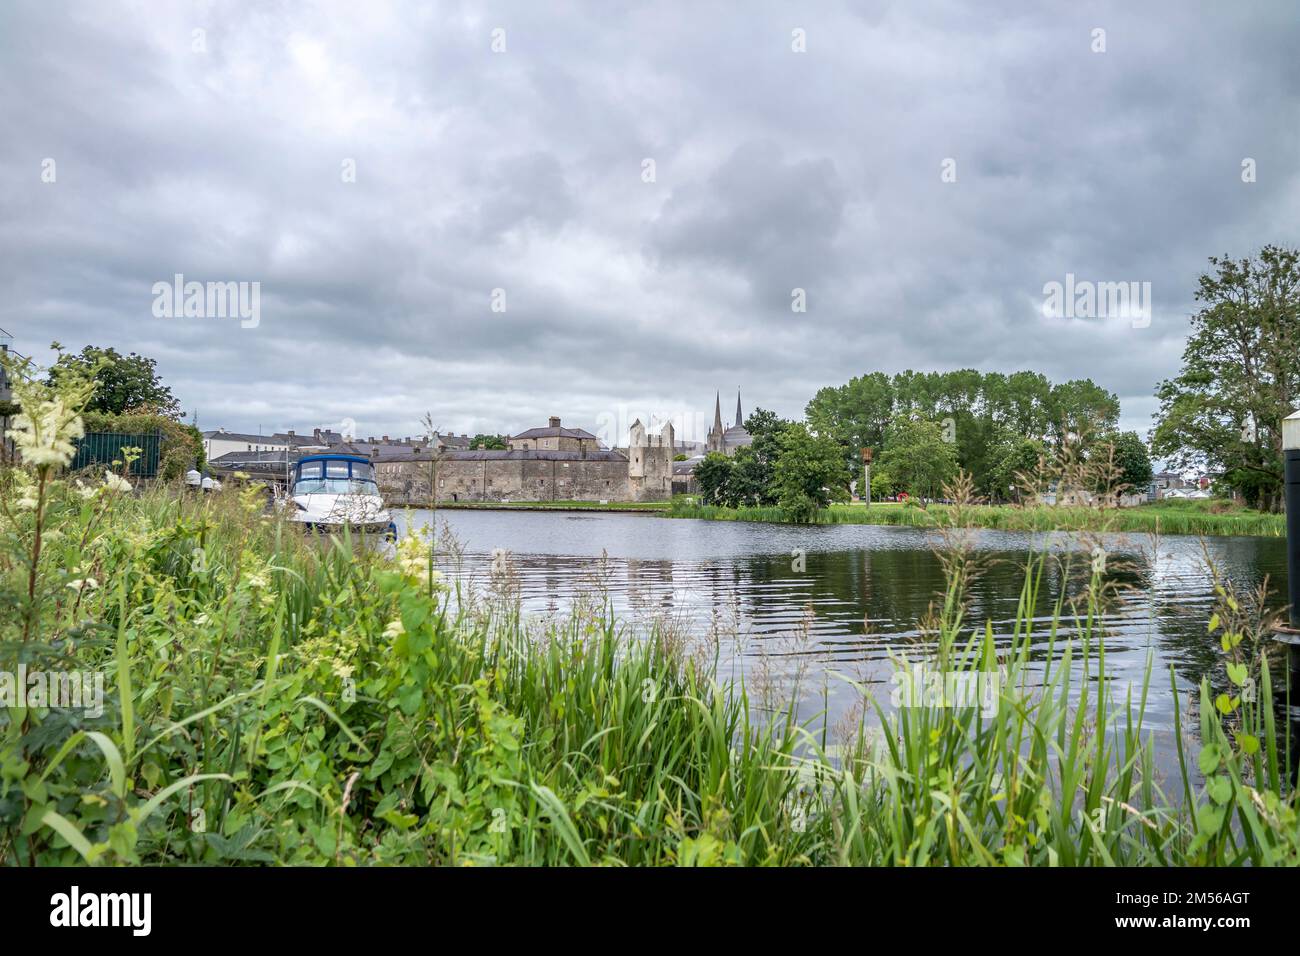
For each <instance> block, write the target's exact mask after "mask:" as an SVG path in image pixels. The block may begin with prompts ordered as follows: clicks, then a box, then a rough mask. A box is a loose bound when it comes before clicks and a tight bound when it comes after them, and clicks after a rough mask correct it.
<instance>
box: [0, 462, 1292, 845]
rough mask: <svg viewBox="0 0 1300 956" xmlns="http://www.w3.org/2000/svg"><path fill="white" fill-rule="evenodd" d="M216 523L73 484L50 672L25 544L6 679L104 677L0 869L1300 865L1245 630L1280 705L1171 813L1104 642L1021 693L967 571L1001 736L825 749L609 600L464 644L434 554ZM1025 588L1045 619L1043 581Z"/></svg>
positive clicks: (1012, 646) (58, 531)
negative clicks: (95, 711) (69, 674)
mask: <svg viewBox="0 0 1300 956" xmlns="http://www.w3.org/2000/svg"><path fill="white" fill-rule="evenodd" d="M224 497H225V500H217V501H206V500H202V499H186V498H179V497H174V496H172V495H171V494H169V493H167V492H165V491H159V492H154V493H151V494H148V495H144V496H138V497H130V496H127V495H125V494H122V493H118V492H113V491H111V490H108V489H105V490H104V491H101V492H97V493H96V494H95V495H93V496H91V497H88V498H83V497H82V496H81V495H78V494H77V493H76V492H75V491H74V490H73V489H69V488H66V487H63V486H61V485H60V486H56V488H55V489H54V490H53V491H52V493H51V496H50V500H49V505H48V510H47V512H46V520H47V521H48V522H49V526H48V527H47V530H46V535H45V538H46V541H47V543H48V542H51V541H52V543H49V544H48V547H47V550H46V552H45V555H44V556H43V557H42V559H41V561H42V566H41V572H40V578H41V581H42V582H43V583H42V585H41V586H40V587H39V588H38V592H39V593H38V600H39V608H37V609H36V612H35V613H36V618H37V624H38V626H36V627H35V628H33V630H32V631H31V635H30V637H29V638H28V639H27V640H23V639H22V638H21V628H20V626H19V625H20V624H21V623H22V622H23V621H24V620H26V618H27V615H28V613H30V611H31V609H24V608H22V607H21V605H22V603H23V602H22V595H21V592H22V590H23V587H24V583H25V580H26V578H25V576H24V570H25V569H24V568H23V566H22V562H21V561H20V560H19V555H18V554H16V553H15V551H14V550H13V548H14V547H15V546H17V547H19V548H21V546H22V544H23V542H24V540H25V539H24V537H23V535H24V534H27V533H30V532H31V530H32V528H31V525H30V522H31V521H32V520H33V518H34V515H33V514H32V513H31V512H30V511H28V512H23V513H19V512H13V513H12V515H11V516H12V517H14V518H16V519H17V522H18V523H17V526H16V527H15V528H14V530H13V531H11V533H10V537H9V538H8V539H7V540H8V543H9V547H10V550H8V551H7V552H6V555H7V557H6V564H5V566H4V587H5V609H6V610H5V614H6V618H5V620H4V644H3V660H4V662H5V664H4V667H5V669H10V670H12V669H13V668H14V667H15V665H16V663H17V662H19V661H22V662H24V663H25V664H26V666H27V668H28V669H29V670H32V669H35V668H42V667H43V668H47V669H66V668H85V669H93V670H99V671H106V672H107V673H108V674H109V675H110V676H109V678H108V681H107V689H106V699H105V709H104V713H103V714H102V716H100V717H98V718H92V717H89V716H87V715H86V714H84V713H83V712H80V711H76V710H69V709H60V708H54V709H48V708H44V707H33V708H32V709H30V710H26V711H24V710H21V709H10V710H8V711H5V712H3V714H4V716H3V717H0V721H3V723H0V741H2V743H0V859H3V860H4V861H5V862H7V863H11V864H14V863H16V864H27V863H37V864H53V863H79V862H94V863H133V862H152V863H180V862H209V863H237V862H242V863H300V864H317V863H337V864H369V863H407V864H491V863H519V864H574V863H577V864H587V863H598V864H728V863H730V864H777V865H796V864H837V863H843V864H873V865H889V864H906V865H928V864H951V863H955V864H1051V863H1059V864H1064V865H1075V864H1089V865H1091V864H1111V863H1147V864H1173V863H1177V864H1183V863H1189V864H1195V863H1240V862H1251V863H1257V864H1268V863H1291V862H1295V861H1296V858H1297V855H1296V854H1297V827H1296V818H1295V813H1294V805H1293V801H1292V799H1291V798H1290V797H1289V796H1282V795H1281V794H1282V791H1283V786H1284V780H1285V776H1286V775H1285V771H1284V769H1283V768H1284V766H1285V754H1284V753H1283V752H1281V751H1279V749H1278V746H1277V744H1276V741H1277V735H1276V733H1275V728H1274V727H1273V726H1272V709H1271V707H1270V706H1269V701H1270V699H1271V698H1270V690H1269V683H1268V672H1267V669H1263V670H1261V669H1260V668H1259V667H1258V662H1257V660H1256V659H1255V658H1254V656H1253V651H1252V647H1253V645H1252V644H1251V643H1250V642H1249V641H1247V642H1245V643H1244V644H1243V643H1242V639H1241V634H1242V633H1243V631H1244V629H1243V628H1242V627H1240V626H1239V625H1237V624H1235V623H1233V619H1232V617H1231V612H1230V611H1228V610H1226V609H1225V611H1224V612H1223V613H1224V618H1223V620H1222V621H1216V622H1214V626H1215V627H1216V628H1217V629H1219V630H1220V631H1222V632H1223V633H1224V647H1225V656H1226V658H1227V662H1228V663H1229V664H1231V665H1233V667H1234V668H1238V667H1239V668H1240V669H1241V670H1240V672H1239V673H1238V672H1237V671H1235V670H1234V671H1232V672H1231V673H1234V674H1236V675H1237V677H1240V678H1241V680H1242V681H1244V680H1246V679H1247V676H1246V675H1247V670H1249V673H1250V674H1252V675H1254V676H1255V678H1256V679H1257V680H1258V681H1259V682H1260V684H1261V691H1262V692H1261V694H1260V702H1259V703H1258V704H1251V703H1248V702H1245V701H1243V700H1242V699H1241V697H1240V695H1238V696H1237V697H1233V698H1229V697H1228V696H1227V695H1223V696H1222V697H1221V698H1220V699H1219V700H1218V701H1217V702H1216V701H1214V700H1211V694H1210V691H1209V690H1208V685H1207V687H1205V688H1203V689H1202V691H1201V704H1200V708H1199V710H1200V725H1201V726H1200V733H1201V736H1202V739H1203V741H1205V742H1206V744H1207V746H1205V747H1203V748H1202V749H1201V750H1200V751H1199V770H1200V771H1201V773H1203V774H1204V778H1203V779H1202V778H1201V776H1200V775H1199V774H1198V770H1197V758H1194V757H1193V756H1192V755H1190V754H1188V753H1185V752H1183V751H1182V750H1181V741H1182V734H1179V735H1178V737H1179V741H1180V760H1181V761H1182V762H1183V765H1184V772H1183V776H1182V779H1181V780H1180V781H1179V782H1178V783H1177V785H1176V792H1174V793H1171V794H1164V793H1162V792H1161V791H1160V789H1159V788H1158V787H1157V783H1156V774H1155V772H1154V769H1153V765H1152V753H1151V744H1150V741H1149V738H1148V735H1147V734H1146V732H1145V731H1144V728H1143V724H1142V716H1141V715H1142V703H1143V700H1144V699H1145V695H1146V693H1147V690H1148V689H1147V688H1146V687H1143V688H1142V690H1141V693H1140V695H1138V696H1136V697H1135V699H1130V700H1124V701H1114V700H1109V699H1107V698H1106V697H1105V696H1103V695H1102V694H1100V693H1099V691H1098V686H1099V685H1098V684H1097V683H1096V682H1095V681H1094V680H1092V679H1091V678H1090V677H1089V675H1095V673H1096V672H1097V669H1098V668H1100V667H1101V666H1102V663H1103V656H1104V643H1103V642H1102V641H1101V639H1100V636H1099V635H1096V634H1091V633H1090V632H1089V631H1088V629H1087V628H1086V627H1085V635H1086V636H1085V637H1084V638H1083V639H1082V640H1079V641H1077V642H1075V643H1071V644H1068V645H1066V646H1063V647H1061V648H1057V649H1055V650H1057V651H1059V654H1056V653H1050V654H1048V657H1049V658H1052V659H1055V660H1056V661H1057V663H1054V664H1052V665H1051V667H1050V669H1049V670H1048V671H1047V673H1046V675H1043V674H1042V672H1041V671H1034V670H1031V668H1030V667H1029V656H1030V651H1031V645H1032V646H1033V647H1034V654H1035V656H1040V652H1041V651H1042V650H1043V643H1042V642H1043V641H1044V640H1047V641H1049V642H1050V641H1051V640H1052V634H1053V633H1054V630H1055V624H1054V623H1053V624H1051V625H1049V629H1050V633H1047V634H1035V633H1033V632H1032V631H1031V623H1032V622H1031V618H1030V616H1029V614H1028V613H1025V614H1022V615H1021V616H1020V618H1021V619H1020V621H1019V623H1018V624H1017V625H1016V629H1015V633H1014V635H1013V636H1012V639H1011V641H1010V643H1007V642H1005V641H1003V642H1002V643H1001V645H999V646H995V644H996V642H995V640H994V637H993V634H992V631H991V629H990V628H989V627H988V626H987V625H979V626H975V627H968V626H966V624H965V623H964V621H963V620H962V615H961V601H960V594H959V592H960V581H961V575H960V573H958V574H955V575H954V588H953V591H952V592H951V593H950V594H949V595H948V597H947V600H946V602H945V605H944V608H943V611H942V614H941V617H940V621H939V623H938V625H937V628H938V630H937V632H936V644H935V647H934V653H935V654H936V655H937V657H938V659H939V663H940V664H941V665H942V666H943V667H944V668H945V669H949V670H962V671H972V672H973V671H980V670H985V671H988V670H991V669H994V668H1001V681H1002V691H1003V692H1002V694H1001V696H1000V698H999V699H998V701H997V709H996V714H995V715H994V716H992V717H991V718H989V719H981V717H980V716H979V713H978V712H977V711H976V710H974V709H971V708H952V707H942V706H938V705H927V706H917V707H911V708H904V709H901V710H899V711H897V712H896V713H888V712H886V711H884V710H883V709H877V711H876V713H875V714H874V720H867V719H864V720H863V721H862V722H861V724H860V725H859V726H858V727H857V728H856V732H855V733H853V734H851V735H849V737H848V738H846V740H845V741H844V742H841V743H840V744H839V745H838V746H836V747H831V746H830V745H829V744H828V742H827V740H826V739H825V737H824V736H819V737H813V736H811V735H809V734H808V733H806V732H805V731H804V730H803V729H802V728H801V727H799V726H798V725H797V724H796V722H795V721H793V720H792V719H790V717H789V715H788V714H784V715H783V714H776V715H771V714H767V715H759V714H756V713H753V712H751V710H750V707H749V704H748V702H747V697H746V695H745V693H744V692H743V689H740V688H737V689H735V690H734V691H727V690H725V689H723V688H721V687H719V686H717V685H715V684H714V683H713V682H712V681H711V680H710V679H709V678H708V676H707V673H706V672H705V671H702V670H701V669H700V668H699V667H698V666H697V665H696V663H694V662H693V660H692V659H691V658H689V657H684V656H683V655H681V654H680V653H678V652H677V651H676V650H675V645H674V643H673V642H672V641H671V640H668V639H667V637H666V635H662V634H658V635H656V634H651V635H646V636H644V637H643V639H640V640H629V639H628V636H627V635H624V634H621V633H620V632H619V631H618V629H617V627H616V625H615V624H614V622H613V621H612V620H611V619H610V617H609V615H608V613H607V612H606V609H605V607H604V605H603V604H601V603H600V602H596V603H595V604H593V605H592V606H590V607H586V608H578V609H576V610H575V612H574V613H573V614H572V615H571V616H570V617H568V618H566V619H564V620H562V621H560V622H558V623H552V624H551V625H548V626H545V627H540V628H539V627H528V626H526V625H524V624H523V623H522V622H521V621H520V619H519V617H518V616H517V614H515V613H514V612H513V611H512V610H511V609H510V604H509V602H508V601H504V602H503V601H490V602H485V603H483V604H480V605H479V606H478V610H477V611H471V610H469V609H466V610H462V611H459V612H455V611H453V610H452V609H451V603H452V602H450V601H449V597H450V596H451V595H450V593H449V592H448V591H446V590H445V589H444V588H443V587H442V585H441V583H440V582H439V581H438V579H437V576H436V574H431V573H430V568H429V563H428V562H429V560H430V555H429V553H428V550H427V549H426V548H425V547H424V546H423V545H422V544H421V543H420V542H418V541H415V540H408V541H406V542H404V543H403V544H402V545H401V546H400V547H399V548H398V551H397V554H396V556H395V557H393V558H390V557H386V556H384V555H382V554H379V553H377V552H376V551H375V550H374V549H362V548H355V549H354V548H352V547H351V546H350V545H349V544H348V543H347V542H345V541H337V542H334V543H331V544H326V545H318V544H316V543H313V542H304V541H303V540H301V539H300V538H297V537H294V536H292V535H289V533H288V531H289V529H287V528H286V527H284V526H283V525H282V524H281V523H280V522H279V521H278V520H277V519H276V518H274V517H272V516H266V515H264V514H262V513H261V512H260V508H259V506H258V504H257V502H256V500H255V499H254V498H252V497H249V498H248V499H246V500H245V499H241V498H239V497H238V496H236V495H234V494H230V495H228V496H224ZM24 522H26V524H24ZM1030 571H1031V573H1030V574H1029V576H1028V578H1027V583H1026V593H1025V597H1024V605H1023V606H1024V607H1026V608H1028V607H1031V606H1032V604H1033V599H1034V593H1033V591H1034V589H1035V588H1037V587H1038V586H1039V582H1040V578H1041V572H1042V567H1041V564H1038V565H1036V566H1035V568H1031V569H1030ZM92 582H94V583H92ZM1096 586H1097V582H1094V589H1093V592H1092V594H1091V596H1090V600H1093V599H1095V597H1096V594H1095V591H1096ZM15 592H19V593H17V594H16V593H15ZM1226 599H1228V596H1227V595H1225V600H1226ZM463 603H469V602H463ZM1083 613H1084V614H1085V615H1086V614H1087V613H1088V611H1087V609H1086V608H1085V609H1084V612H1083ZM1233 679H1234V680H1235V679H1237V678H1236V677H1234V678H1233ZM1100 686H1105V685H1104V684H1103V685H1100ZM760 717H761V719H760ZM879 722H883V725H884V727H885V728H886V730H884V731H883V732H881V731H878V730H873V729H872V725H874V724H876V723H879ZM1225 728H1226V729H1225ZM828 751H830V752H831V753H833V758H832V757H831V756H828V753H827V752H828Z"/></svg>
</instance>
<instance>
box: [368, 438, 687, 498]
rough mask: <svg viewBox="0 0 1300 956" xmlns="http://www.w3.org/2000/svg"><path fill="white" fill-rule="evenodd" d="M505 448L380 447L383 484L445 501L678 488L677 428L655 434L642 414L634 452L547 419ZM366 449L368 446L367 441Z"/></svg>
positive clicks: (392, 491)
mask: <svg viewBox="0 0 1300 956" xmlns="http://www.w3.org/2000/svg"><path fill="white" fill-rule="evenodd" d="M508 444H509V446H510V447H509V448H508V449H507V450H505V451H485V450H468V449H455V448H446V447H443V448H437V447H429V446H424V445H416V446H412V447H404V448H400V449H399V448H395V447H393V446H391V445H390V446H386V447H376V448H374V451H373V453H371V454H370V456H369V457H370V458H371V460H372V461H374V463H375V471H376V473H377V476H378V479H379V488H380V491H381V492H382V493H383V494H384V497H385V499H386V500H388V501H389V502H390V503H392V504H398V505H401V504H424V503H427V502H428V501H430V500H431V498H432V495H431V494H430V483H431V482H436V486H437V497H438V500H439V501H657V500H661V499H665V498H668V497H670V496H671V495H672V474H673V468H672V465H673V429H672V425H671V424H668V425H665V426H664V427H663V429H662V430H661V431H660V432H659V433H658V434H653V435H652V434H648V433H647V431H646V429H645V427H644V426H643V425H642V424H641V422H640V421H639V420H638V421H636V422H633V423H632V427H631V429H630V435H629V441H628V450H627V454H624V453H622V452H618V451H610V450H609V449H604V448H601V447H600V442H599V441H598V440H597V438H596V436H595V435H593V434H591V433H590V432H588V431H585V430H583V429H581V428H564V427H563V426H562V425H561V424H560V419H559V418H552V419H550V422H549V424H548V425H547V426H545V427H542V428H530V429H528V430H527V431H524V432H520V433H519V434H518V435H512V436H511V437H510V438H509V440H508ZM362 453H363V454H364V453H365V451H364V448H363V452H362Z"/></svg>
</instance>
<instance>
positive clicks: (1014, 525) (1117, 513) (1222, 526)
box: [667, 500, 1286, 537]
mask: <svg viewBox="0 0 1300 956" xmlns="http://www.w3.org/2000/svg"><path fill="white" fill-rule="evenodd" d="M1214 504H1216V503H1215V502H1203V501H1168V502H1154V503H1152V504H1149V505H1139V506H1138V507H1135V508H1109V509H1102V508H1071V507H1048V506H1042V505H1040V506H1026V507H1021V506H1016V505H967V506H965V507H964V508H963V509H962V512H963V518H962V520H963V521H968V522H969V523H970V524H971V525H972V526H974V527H979V528H995V529H1000V530H1004V531H1057V530H1060V531H1120V532H1134V533H1159V534H1189V535H1262V536H1266V537H1284V536H1285V535H1286V517H1285V516H1284V515H1274V514H1262V513H1260V512H1257V511H1248V510H1246V509H1242V508H1230V509H1226V510H1223V511H1215V510H1213V509H1212V507H1211V506H1212V505H1214ZM950 512H951V509H950V508H949V507H948V506H947V505H939V504H934V505H930V506H929V507H927V508H921V507H919V506H916V505H907V504H899V503H897V502H892V501H891V502H876V503H874V504H871V505H869V506H867V505H862V504H851V505H844V504H836V505H831V507H830V508H827V509H825V510H823V511H822V512H820V513H819V514H818V516H817V519H816V521H817V523H819V524H880V525H908V526H911V527H919V528H925V527H938V526H942V525H943V524H945V523H947V522H949V521H951V520H952V516H951V513H950ZM667 513H668V514H669V515H670V516H671V517H674V518H703V519H706V520H712V521H770V522H776V523H784V522H788V521H789V519H788V518H787V516H786V514H785V512H784V511H783V510H782V509H781V508H778V507H770V508H720V507H716V506H713V505H699V504H695V503H692V502H689V501H684V500H678V501H674V502H673V504H672V506H671V508H670V509H669V510H668V512H667Z"/></svg>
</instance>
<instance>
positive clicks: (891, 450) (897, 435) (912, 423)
mask: <svg viewBox="0 0 1300 956" xmlns="http://www.w3.org/2000/svg"><path fill="white" fill-rule="evenodd" d="M880 467H881V468H882V469H883V470H884V471H886V472H887V473H888V474H889V475H891V476H892V477H893V479H894V483H895V486H896V487H899V488H901V489H902V490H904V491H906V492H907V493H908V494H909V495H913V496H921V497H930V498H933V497H934V496H935V495H936V494H937V493H938V492H939V490H940V489H941V488H942V487H943V485H944V483H945V482H947V481H951V480H952V479H953V478H954V477H955V476H956V474H957V468H958V464H957V449H956V444H955V443H953V442H949V441H945V440H944V432H943V428H942V427H941V426H940V425H939V424H938V423H937V422H932V421H927V420H925V419H921V418H913V417H911V416H909V415H900V416H899V417H898V418H896V419H894V421H893V423H892V424H891V425H890V426H889V431H888V432H887V433H886V435H885V450H884V453H883V454H882V455H881V456H880Z"/></svg>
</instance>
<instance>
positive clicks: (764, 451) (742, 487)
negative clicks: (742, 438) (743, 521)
mask: <svg viewBox="0 0 1300 956" xmlns="http://www.w3.org/2000/svg"><path fill="white" fill-rule="evenodd" d="M792 427H796V426H794V425H792V423H791V422H789V421H787V420H785V419H784V418H780V417H779V416H778V415H777V414H776V413H775V412H769V411H767V410H766V409H762V408H756V409H754V411H753V413H752V414H751V415H750V416H749V418H747V419H745V431H747V432H749V437H750V438H751V439H753V444H751V445H750V446H749V447H748V448H741V449H739V450H738V451H737V452H736V457H735V470H734V474H733V479H732V480H733V481H734V482H735V485H734V487H733V501H732V504H733V506H735V505H739V504H756V505H774V504H776V503H777V497H778V495H777V492H776V490H775V467H776V460H777V458H778V457H780V455H781V440H782V436H784V435H785V433H786V431H788V430H789V429H790V428H792ZM797 427H800V428H802V427H803V426H802V425H800V426H797Z"/></svg>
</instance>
